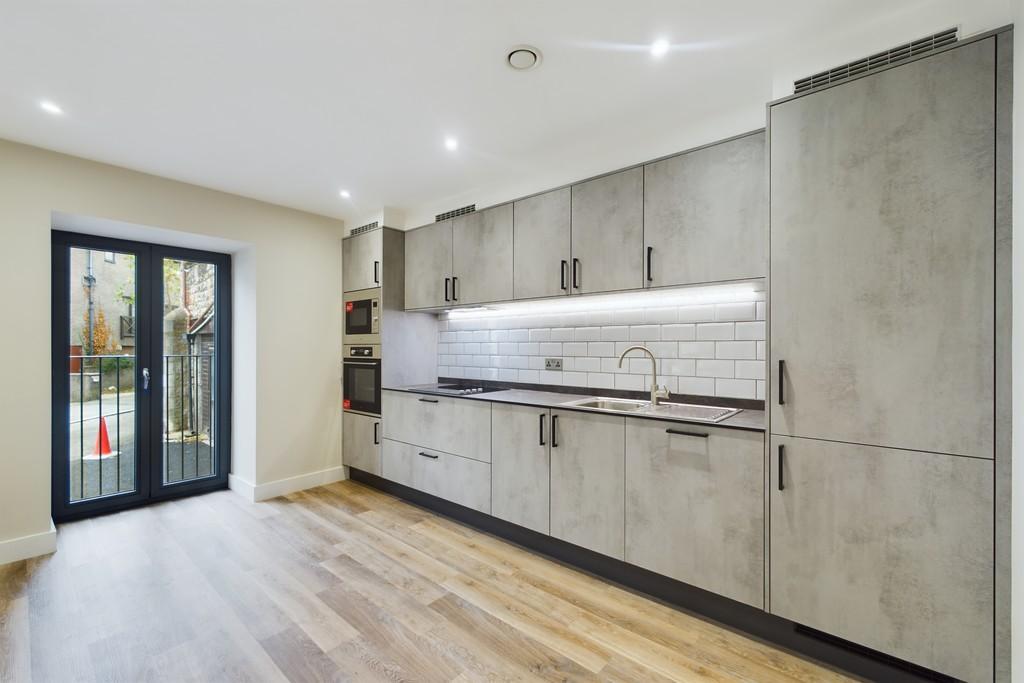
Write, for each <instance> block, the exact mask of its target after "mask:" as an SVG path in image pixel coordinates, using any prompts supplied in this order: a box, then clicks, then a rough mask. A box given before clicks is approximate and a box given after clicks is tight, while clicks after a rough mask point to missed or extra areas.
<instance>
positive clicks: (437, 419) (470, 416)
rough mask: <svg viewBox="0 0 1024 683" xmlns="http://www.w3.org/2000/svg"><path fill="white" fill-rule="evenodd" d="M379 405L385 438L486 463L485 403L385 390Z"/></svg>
mask: <svg viewBox="0 0 1024 683" xmlns="http://www.w3.org/2000/svg"><path fill="white" fill-rule="evenodd" d="M381 405H382V408H381V411H382V413H383V414H384V415H387V416H388V419H387V422H385V423H384V436H385V438H388V439H393V440H395V441H402V442H405V443H410V444H416V445H419V446H423V447H425V448H432V449H435V450H439V451H444V452H446V453H452V454H455V455H461V456H462V457H465V458H473V459H474V460H482V461H483V462H490V460H491V404H490V403H488V402H487V401H474V400H472V399H464V398H452V397H448V396H427V395H424V394H413V393H408V392H402V391H387V390H385V391H383V392H381Z"/></svg>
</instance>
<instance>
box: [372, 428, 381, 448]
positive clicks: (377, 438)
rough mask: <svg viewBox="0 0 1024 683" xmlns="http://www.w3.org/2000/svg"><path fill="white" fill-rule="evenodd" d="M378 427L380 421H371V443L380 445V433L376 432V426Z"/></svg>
mask: <svg viewBox="0 0 1024 683" xmlns="http://www.w3.org/2000/svg"><path fill="white" fill-rule="evenodd" d="M379 427H380V422H374V423H373V445H374V446H379V445H380V434H379V433H378V428H379Z"/></svg>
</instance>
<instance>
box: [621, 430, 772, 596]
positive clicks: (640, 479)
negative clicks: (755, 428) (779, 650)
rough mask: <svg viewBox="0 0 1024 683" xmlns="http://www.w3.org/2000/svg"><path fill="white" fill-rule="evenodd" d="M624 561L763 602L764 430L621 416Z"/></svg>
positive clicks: (709, 588) (715, 591) (718, 591)
mask: <svg viewBox="0 0 1024 683" xmlns="http://www.w3.org/2000/svg"><path fill="white" fill-rule="evenodd" d="M625 471H626V557H625V559H626V562H629V563H630V564H635V565H637V566H640V567H643V568H644V569H649V570H651V571H653V572H656V573H658V574H663V575H665V576H670V577H672V578H673V579H678V580H679V581H683V582H685V583H688V584H691V585H693V586H698V587H700V588H703V589H704V590H708V591H711V592H713V593H718V594H719V595H724V596H725V597H727V598H732V599H733V600H738V601H740V602H744V603H746V604H748V605H753V606H754V607H758V608H763V607H764V560H765V546H764V534H765V527H764V486H765V478H764V477H765V472H764V435H763V434H761V433H760V432H748V431H742V430H737V429H722V428H714V427H705V426H702V425H690V424H680V423H678V422H662V421H656V420H646V419H637V418H628V417H627V418H626V470H625Z"/></svg>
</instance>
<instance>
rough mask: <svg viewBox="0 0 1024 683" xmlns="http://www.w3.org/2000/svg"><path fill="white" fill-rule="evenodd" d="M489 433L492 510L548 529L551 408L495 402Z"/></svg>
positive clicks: (499, 515) (542, 530) (502, 516)
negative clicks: (490, 439)
mask: <svg viewBox="0 0 1024 683" xmlns="http://www.w3.org/2000/svg"><path fill="white" fill-rule="evenodd" d="M491 438H492V442H491V514H492V515H494V516H495V517H497V518H499V519H503V520H505V521H506V522H512V523H513V524H518V525H519V526H524V527H526V528H527V529H533V530H534V531H536V532H538V533H542V534H547V533H549V532H550V531H551V523H550V517H549V506H550V503H551V495H550V494H551V489H550V474H551V412H550V411H549V410H546V409H543V408H535V407H533V406H517V405H500V404H497V403H496V404H494V405H493V406H492V408H491Z"/></svg>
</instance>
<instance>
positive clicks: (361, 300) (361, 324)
mask: <svg viewBox="0 0 1024 683" xmlns="http://www.w3.org/2000/svg"><path fill="white" fill-rule="evenodd" d="M379 335H380V289H363V290H360V291H358V292H349V293H348V294H346V295H345V335H344V343H345V344H364V345H373V344H379V343H380V336H379Z"/></svg>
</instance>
